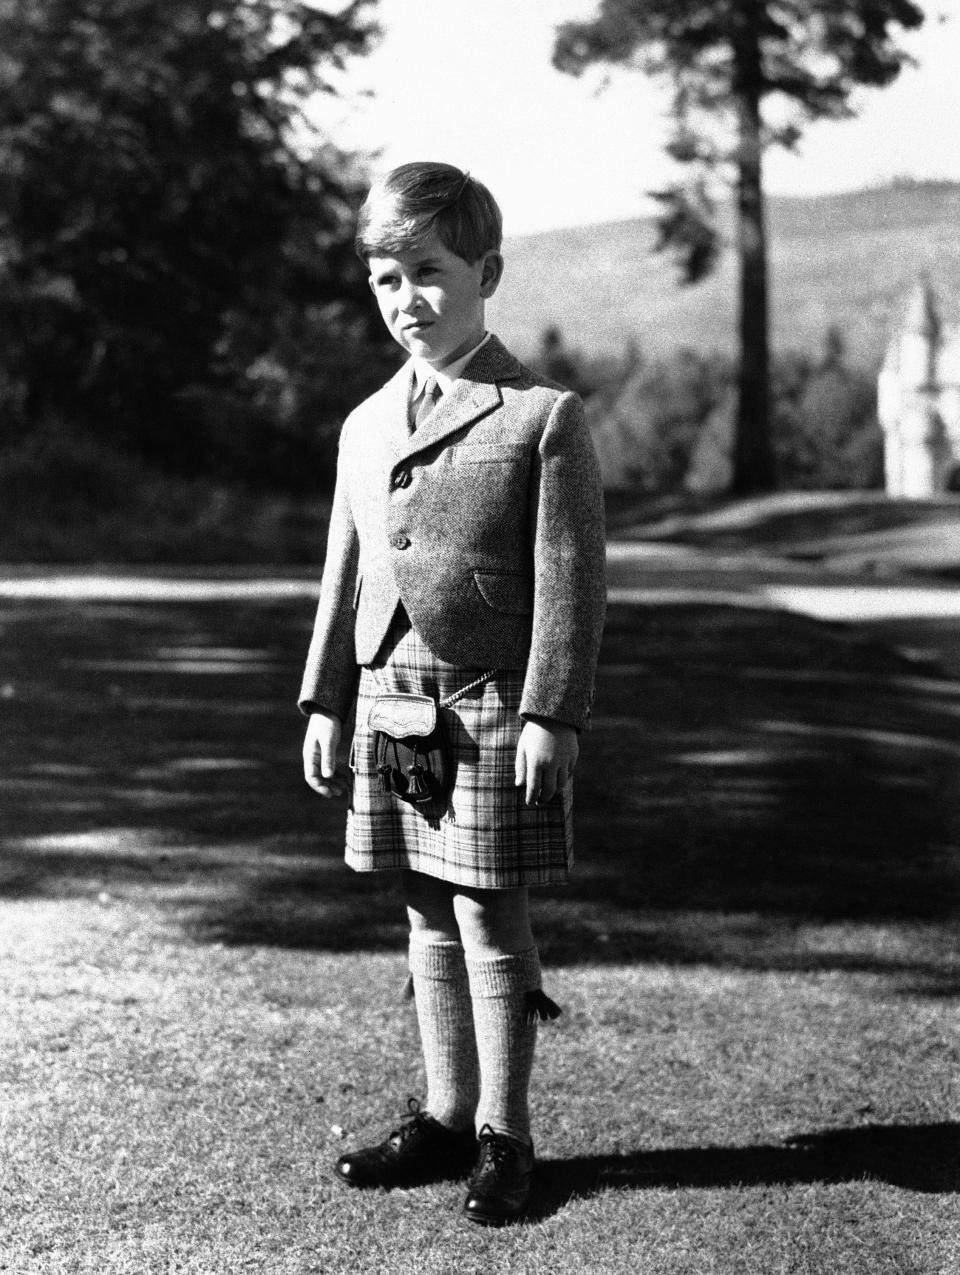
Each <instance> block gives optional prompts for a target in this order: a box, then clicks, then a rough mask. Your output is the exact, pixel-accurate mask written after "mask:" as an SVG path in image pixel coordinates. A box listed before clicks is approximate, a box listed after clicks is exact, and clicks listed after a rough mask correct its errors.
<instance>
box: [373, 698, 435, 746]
mask: <svg viewBox="0 0 960 1275" xmlns="http://www.w3.org/2000/svg"><path fill="white" fill-rule="evenodd" d="M436 725H437V701H436V700H435V699H432V698H431V697H430V696H429V695H404V694H403V693H402V692H400V691H396V692H387V693H386V694H384V695H378V696H377V698H376V699H375V700H374V701H373V707H372V708H371V709H370V714H369V716H368V717H367V726H368V727H369V728H370V730H379V731H383V733H384V734H385V735H392V736H393V738H394V739H413V738H414V737H417V738H419V739H423V738H425V737H426V736H427V735H429V734H431V733H432V732H433V731H434V730H435V729H436Z"/></svg>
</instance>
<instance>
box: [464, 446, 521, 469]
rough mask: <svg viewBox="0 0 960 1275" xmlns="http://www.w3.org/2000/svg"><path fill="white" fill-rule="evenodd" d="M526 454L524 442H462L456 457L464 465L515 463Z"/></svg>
mask: <svg viewBox="0 0 960 1275" xmlns="http://www.w3.org/2000/svg"><path fill="white" fill-rule="evenodd" d="M526 455H527V449H526V447H524V446H523V444H522V443H461V444H460V445H459V446H458V447H457V449H456V456H455V459H456V460H457V461H458V462H459V463H461V464H464V465H515V464H516V463H517V462H518V461H520V460H523V459H524V458H525V457H526Z"/></svg>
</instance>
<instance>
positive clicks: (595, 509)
mask: <svg viewBox="0 0 960 1275" xmlns="http://www.w3.org/2000/svg"><path fill="white" fill-rule="evenodd" d="M530 520H531V525H530V533H531V541H532V544H533V630H532V637H531V646H530V657H529V660H528V662H527V671H526V676H525V680H524V687H523V697H522V700H521V704H520V712H521V714H522V715H523V716H525V717H529V716H541V717H550V718H553V719H555V720H556V721H561V722H566V723H568V724H569V725H571V726H574V727H576V729H578V730H580V729H582V728H583V726H584V725H585V724H586V723H587V721H588V719H589V716H590V707H591V704H592V702H593V685H594V679H595V676H596V668H597V659H598V657H599V653H600V638H601V636H602V633H603V620H604V614H605V609H606V584H605V579H604V553H605V535H604V512H603V487H602V484H601V481H600V468H599V465H598V463H597V457H596V453H595V451H594V449H593V442H592V440H591V438H590V434H589V431H588V429H587V426H586V422H585V420H584V415H583V403H582V402H581V401H580V399H579V398H578V397H577V395H575V394H572V393H569V392H567V393H564V394H562V395H561V396H560V397H559V398H558V399H557V401H556V403H555V404H554V407H553V410H552V411H551V413H550V416H549V419H548V421H547V424H546V426H545V428H544V430H543V433H542V435H541V438H540V443H539V447H538V449H537V455H536V460H535V464H534V466H533V471H532V474H531V491H530Z"/></svg>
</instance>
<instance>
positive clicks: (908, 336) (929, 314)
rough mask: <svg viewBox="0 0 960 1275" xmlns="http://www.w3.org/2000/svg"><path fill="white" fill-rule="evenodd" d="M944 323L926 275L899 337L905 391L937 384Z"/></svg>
mask: <svg viewBox="0 0 960 1275" xmlns="http://www.w3.org/2000/svg"><path fill="white" fill-rule="evenodd" d="M942 331H943V324H942V323H941V320H940V313H939V310H938V308H937V298H936V294H935V293H934V291H933V288H932V286H931V284H930V280H929V279H928V278H926V276H921V278H920V279H919V281H918V283H917V286H916V288H914V290H913V293H912V295H911V297H910V301H909V304H908V306H907V312H906V314H905V316H904V323H903V332H902V335H901V337H900V351H899V353H900V358H899V360H898V362H899V368H898V372H899V380H900V384H901V386H902V387H903V388H904V389H907V388H913V389H918V390H926V389H932V388H933V387H934V386H935V385H936V383H937V354H938V351H939V347H940V336H941V333H942Z"/></svg>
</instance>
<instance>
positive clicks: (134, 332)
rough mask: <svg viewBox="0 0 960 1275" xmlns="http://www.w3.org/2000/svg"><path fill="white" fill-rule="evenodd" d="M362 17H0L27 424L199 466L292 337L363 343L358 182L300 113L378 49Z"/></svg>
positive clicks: (1, 230) (230, 12) (2, 269)
mask: <svg viewBox="0 0 960 1275" xmlns="http://www.w3.org/2000/svg"><path fill="white" fill-rule="evenodd" d="M373 2H374V0H350V2H349V3H347V4H346V5H345V6H344V7H342V8H340V9H339V11H338V12H336V13H331V12H324V11H321V10H319V9H317V8H315V7H313V6H312V5H311V4H307V3H300V2H299V0H0V50H2V52H0V88H2V92H0V172H2V173H3V174H4V178H3V183H4V185H3V196H4V197H3V200H2V205H0V307H2V313H0V322H2V323H3V328H4V332H5V339H4V346H3V348H2V349H0V384H6V386H7V388H8V395H7V405H8V406H9V405H10V404H16V406H17V409H18V412H19V417H20V419H19V422H18V427H19V428H20V429H23V428H24V427H30V426H31V425H34V424H36V423H37V422H38V421H42V420H44V419H50V418H53V419H54V420H64V419H66V420H69V421H71V422H74V421H81V422H82V421H86V422H88V423H90V424H91V425H92V427H94V428H96V429H97V430H98V431H99V432H100V433H101V434H111V433H112V434H113V435H115V436H116V437H117V438H118V439H119V440H120V441H122V442H124V443H131V442H133V443H135V444H136V445H137V446H138V447H139V448H140V450H142V451H146V452H147V453H149V454H151V455H154V456H157V457H160V458H163V459H164V460H166V461H167V462H170V463H174V464H178V465H181V466H182V467H186V468H192V467H197V466H198V464H199V466H200V467H202V466H203V464H204V457H203V454H202V453H203V447H204V444H203V439H202V429H200V430H199V433H198V427H199V426H200V425H202V419H203V416H204V412H203V411H201V410H200V407H201V404H202V402H203V400H204V396H208V397H209V395H210V394H220V395H223V396H226V397H228V398H230V399H231V400H233V401H242V402H244V403H246V404H247V405H248V406H249V408H250V410H251V411H252V412H253V413H254V414H256V412H258V411H260V410H261V409H263V410H266V408H265V407H264V404H263V402H262V401H261V400H262V399H263V396H264V390H263V376H262V375H260V373H262V371H263V369H264V367H268V366H269V367H273V368H274V369H275V368H276V367H277V365H278V360H280V361H281V362H282V361H283V359H284V358H286V359H287V361H288V362H289V361H290V359H292V360H293V361H294V362H295V361H296V359H297V358H298V357H299V356H300V352H299V351H298V350H294V351H292V352H291V350H290V341H291V333H292V332H296V331H301V332H302V331H306V330H308V331H309V333H310V335H311V338H315V337H316V335H317V329H318V328H319V329H320V330H321V331H322V332H323V333H324V335H325V338H326V343H327V350H328V351H329V350H330V349H335V348H336V347H337V344H338V337H340V336H342V337H343V339H344V341H346V342H347V343H348V344H350V343H351V342H352V343H353V344H352V345H351V349H352V348H353V347H354V346H355V345H356V341H357V340H359V339H361V338H363V336H364V332H365V329H363V324H364V322H365V320H364V319H363V318H361V317H360V316H361V315H366V314H368V313H369V311H370V307H369V305H368V303H367V295H366V289H365V285H364V280H363V278H362V270H361V268H360V265H359V263H358V262H356V261H355V259H354V257H353V253H352V249H351V222H352V208H353V205H354V204H355V202H356V199H357V193H358V190H359V185H358V181H359V177H358V174H357V172H356V170H355V167H354V166H353V165H352V164H351V163H350V162H349V161H348V160H347V158H346V157H345V156H343V155H341V154H340V153H338V152H337V151H336V150H335V149H334V148H333V147H331V146H329V145H326V144H324V142H323V140H322V139H320V138H317V137H316V136H313V137H310V136H309V135H308V134H307V131H306V125H305V120H304V115H303V107H304V105H305V103H306V101H307V100H308V98H309V97H310V96H311V95H313V94H315V93H318V92H328V93H329V92H333V91H334V87H335V81H336V76H337V74H338V72H339V70H340V69H342V68H343V66H344V63H345V60H346V59H348V58H349V57H351V56H354V55H358V54H361V53H363V52H364V51H365V50H366V49H367V48H368V46H369V45H370V43H371V41H372V39H373V38H374V36H375V34H376V28H375V26H374V24H373V22H372V20H371V19H370V17H369V12H370V7H371V4H372V3H373ZM358 325H359V326H358ZM333 362H334V360H332V359H331V358H330V356H329V355H328V363H333ZM342 379H343V378H342V376H341V375H340V372H339V370H338V369H337V368H336V367H333V369H332V371H331V375H330V377H329V385H328V389H329V392H330V394H331V396H332V398H334V399H336V397H337V394H338V393H339V388H338V382H339V381H340V380H342ZM258 396H259V397H258ZM13 415H14V413H11V412H10V411H8V412H7V413H6V416H7V420H8V421H10V419H11V418H12V416H13ZM206 462H207V463H208V464H209V465H210V466H212V465H214V464H216V457H213V456H209V457H207V458H206Z"/></svg>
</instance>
